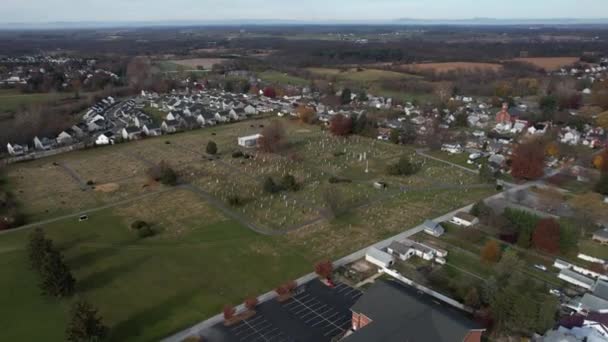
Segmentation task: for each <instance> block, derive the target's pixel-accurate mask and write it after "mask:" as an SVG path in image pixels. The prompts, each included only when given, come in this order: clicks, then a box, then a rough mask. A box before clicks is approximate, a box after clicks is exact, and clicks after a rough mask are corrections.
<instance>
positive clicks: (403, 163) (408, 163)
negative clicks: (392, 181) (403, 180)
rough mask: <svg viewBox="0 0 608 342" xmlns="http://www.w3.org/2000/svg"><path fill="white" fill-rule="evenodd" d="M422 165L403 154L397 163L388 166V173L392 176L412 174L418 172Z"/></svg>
mask: <svg viewBox="0 0 608 342" xmlns="http://www.w3.org/2000/svg"><path fill="white" fill-rule="evenodd" d="M420 167H421V166H420V165H419V164H418V163H416V162H414V161H413V160H412V159H411V158H408V157H406V156H403V157H401V158H400V159H399V161H398V162H397V163H395V164H391V165H389V166H388V168H387V173H388V174H389V175H391V176H410V175H413V174H415V173H416V172H418V171H419V170H420Z"/></svg>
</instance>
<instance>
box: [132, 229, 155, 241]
mask: <svg viewBox="0 0 608 342" xmlns="http://www.w3.org/2000/svg"><path fill="white" fill-rule="evenodd" d="M154 234H156V232H155V231H154V230H153V229H152V228H150V227H149V226H145V227H142V228H141V229H139V230H137V236H139V237H140V238H142V239H145V238H147V237H150V236H154Z"/></svg>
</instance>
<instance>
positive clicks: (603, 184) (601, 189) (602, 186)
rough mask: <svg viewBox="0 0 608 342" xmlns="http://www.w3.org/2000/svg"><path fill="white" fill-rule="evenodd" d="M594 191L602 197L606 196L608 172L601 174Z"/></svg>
mask: <svg viewBox="0 0 608 342" xmlns="http://www.w3.org/2000/svg"><path fill="white" fill-rule="evenodd" d="M595 191H596V192H597V193H599V194H602V195H604V196H608V172H602V175H601V176H600V180H599V181H598V182H597V184H596V185H595Z"/></svg>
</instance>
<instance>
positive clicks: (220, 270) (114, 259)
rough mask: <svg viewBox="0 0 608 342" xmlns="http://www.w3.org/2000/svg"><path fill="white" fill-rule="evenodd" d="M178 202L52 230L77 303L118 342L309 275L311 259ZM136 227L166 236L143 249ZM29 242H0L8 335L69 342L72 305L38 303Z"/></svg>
mask: <svg viewBox="0 0 608 342" xmlns="http://www.w3.org/2000/svg"><path fill="white" fill-rule="evenodd" d="M177 195H178V196H177V197H173V196H171V197H167V195H164V197H159V198H156V199H154V200H152V199H151V200H150V201H147V202H144V203H138V204H136V205H132V206H129V207H125V208H120V209H117V210H106V211H103V212H98V213H96V214H94V215H91V217H90V219H89V220H88V221H86V222H78V221H77V220H76V219H70V220H65V221H61V222H58V223H55V224H51V225H47V226H46V227H45V229H46V231H47V234H48V236H49V237H50V238H52V239H53V240H54V242H55V244H56V245H57V246H58V247H59V248H61V250H62V251H63V253H64V254H65V257H66V261H67V263H68V264H69V265H70V267H71V268H72V270H73V271H74V275H75V277H76V278H77V280H78V285H77V287H78V295H79V296H82V297H84V298H87V299H88V300H90V301H91V302H92V303H94V305H95V306H97V307H98V308H99V310H100V313H101V315H102V316H103V317H104V320H105V322H106V323H107V324H108V325H109V326H110V327H111V332H112V335H111V338H110V339H111V340H114V341H125V340H129V341H151V340H159V339H160V338H162V337H165V336H166V335H167V334H169V333H171V332H175V331H177V330H179V329H182V328H185V327H186V326H188V325H189V324H194V323H195V322H197V321H200V320H201V319H203V318H204V317H209V316H211V315H213V314H215V313H217V312H219V311H221V308H222V306H223V305H224V304H226V303H233V304H238V303H239V302H241V301H242V300H243V299H244V298H245V297H246V296H249V295H254V294H259V293H262V292H265V291H268V290H269V289H271V288H273V287H274V286H276V285H277V284H280V283H281V282H284V281H286V280H289V279H293V278H296V277H297V276H298V275H300V274H304V273H306V272H308V271H309V270H310V269H311V266H310V265H311V263H312V262H313V261H314V256H312V255H310V254H309V253H303V251H300V250H298V249H297V248H293V246H289V244H286V243H285V242H284V241H283V240H282V239H281V238H269V237H263V236H259V235H257V234H255V233H253V232H251V231H250V230H248V229H246V228H243V227H241V226H240V225H239V224H237V223H235V222H233V221H230V220H227V219H225V218H223V217H222V215H221V214H219V213H217V212H216V211H214V209H212V208H210V207H209V206H208V205H206V204H205V203H204V202H200V201H199V202H196V201H194V199H193V198H191V196H193V195H192V194H190V193H180V194H177ZM134 219H146V220H150V222H152V223H153V224H154V227H155V229H157V230H160V231H161V233H160V234H158V235H157V236H155V237H152V238H149V239H146V240H140V239H138V238H137V237H136V236H135V234H134V232H132V231H130V230H129V228H128V224H129V223H130V222H131V221H132V220H134ZM27 234H28V232H26V231H22V232H15V233H12V234H10V235H3V236H2V237H1V238H0V253H1V254H2V261H0V267H1V269H2V275H3V276H2V277H3V281H2V283H1V284H0V291H1V293H3V297H4V298H3V300H2V301H3V303H4V305H2V308H0V320H1V322H2V324H0V326H2V331H3V333H2V334H3V336H4V338H5V339H6V340H11V341H17V340H21V341H23V340H28V341H33V340H50V341H58V340H63V331H64V327H65V324H66V316H67V312H66V308H67V307H68V306H69V305H68V302H69V301H59V300H55V299H49V298H45V297H42V296H40V295H39V293H40V291H39V289H38V287H37V283H38V280H37V279H36V276H35V275H34V273H33V272H32V271H31V270H29V268H28V265H27V259H26V251H25V243H26V237H27ZM243 265H247V267H243ZM33 321H35V322H37V323H36V329H32V328H31V324H30V322H33Z"/></svg>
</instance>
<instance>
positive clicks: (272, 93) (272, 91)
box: [264, 87, 277, 99]
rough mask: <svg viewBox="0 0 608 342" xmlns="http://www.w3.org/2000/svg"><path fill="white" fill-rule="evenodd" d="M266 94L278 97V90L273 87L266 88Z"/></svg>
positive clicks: (272, 97)
mask: <svg viewBox="0 0 608 342" xmlns="http://www.w3.org/2000/svg"><path fill="white" fill-rule="evenodd" d="M264 96H266V97H269V98H271V99H274V98H275V97H277V91H276V90H275V89H274V88H272V87H266V88H264Z"/></svg>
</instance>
